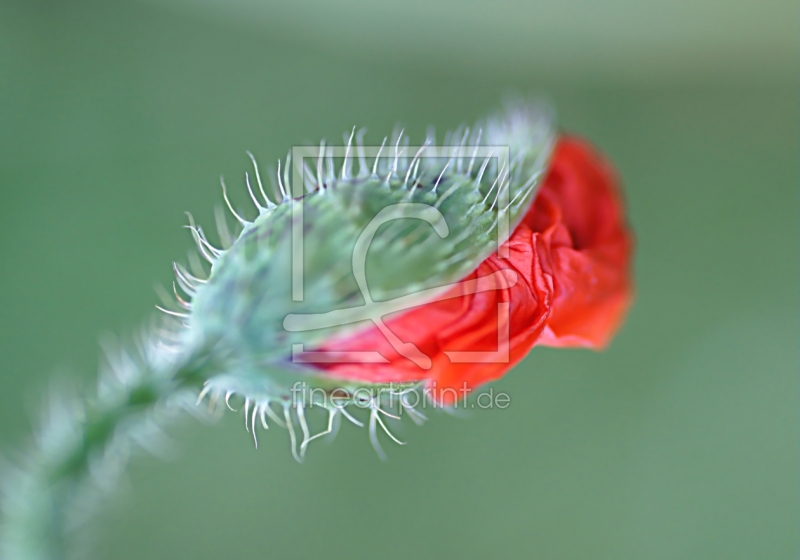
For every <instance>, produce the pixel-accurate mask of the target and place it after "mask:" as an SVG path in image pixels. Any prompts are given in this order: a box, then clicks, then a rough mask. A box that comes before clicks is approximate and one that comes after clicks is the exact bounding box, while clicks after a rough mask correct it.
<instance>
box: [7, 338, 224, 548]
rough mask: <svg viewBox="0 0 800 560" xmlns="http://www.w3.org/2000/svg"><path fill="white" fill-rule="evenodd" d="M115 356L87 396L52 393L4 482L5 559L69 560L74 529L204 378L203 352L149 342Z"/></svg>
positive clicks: (201, 348)
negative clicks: (27, 448)
mask: <svg viewBox="0 0 800 560" xmlns="http://www.w3.org/2000/svg"><path fill="white" fill-rule="evenodd" d="M140 348H141V345H140ZM118 354H119V355H118V356H117V357H116V358H112V357H111V356H110V357H109V362H110V365H111V367H110V368H109V372H108V374H105V375H102V376H101V378H100V380H99V382H98V390H97V392H96V393H95V394H94V395H92V396H91V397H89V398H86V397H83V398H69V397H66V396H65V395H64V394H63V392H61V394H53V396H52V397H51V399H50V400H49V402H48V404H47V406H46V410H45V417H44V423H43V427H42V429H41V431H40V433H39V437H38V438H37V440H36V445H35V447H34V448H33V449H32V450H31V452H30V453H29V454H28V455H27V456H26V457H25V458H24V459H23V462H22V464H20V465H17V466H14V467H12V468H11V469H10V470H11V472H10V473H8V474H7V476H6V477H5V481H4V500H3V512H2V513H3V519H2V524H1V525H0V552H2V556H3V558H9V559H11V558H14V559H18V560H62V559H66V558H70V557H73V556H74V553H75V552H76V550H75V546H76V544H77V542H76V539H75V538H74V537H75V536H76V530H77V529H78V528H80V527H81V526H82V525H83V522H84V521H86V520H87V518H88V517H90V516H91V514H92V513H94V512H95V511H96V510H97V506H98V505H99V502H100V501H101V500H102V498H104V497H105V496H106V495H107V494H108V493H109V492H110V491H111V490H113V489H114V487H115V486H116V485H117V482H118V480H119V476H120V475H121V474H122V472H123V470H124V467H125V466H126V464H127V459H128V456H129V455H130V452H131V451H132V450H133V448H134V447H135V446H136V445H137V444H138V445H139V446H143V447H146V448H151V447H152V445H153V442H154V441H155V440H154V438H156V440H157V437H158V436H159V435H161V434H162V432H161V429H160V426H159V424H160V423H161V422H163V420H164V419H165V418H168V417H171V416H173V415H174V414H175V413H176V412H179V411H180V410H181V409H185V408H187V406H190V405H191V406H193V405H194V397H196V395H197V391H198V389H199V388H200V387H201V386H202V384H203V382H204V381H205V379H207V377H206V376H205V375H206V373H207V368H208V367H209V356H210V353H209V350H208V346H185V347H184V346H177V347H176V346H173V347H168V346H166V345H164V344H163V342H161V341H159V340H155V339H154V340H151V341H149V342H148V344H147V345H146V347H145V348H144V349H143V350H140V351H139V353H138V354H137V355H134V356H132V355H131V354H130V353H129V352H126V351H124V350H121V351H120V352H119V353H118ZM54 393H55V392H54Z"/></svg>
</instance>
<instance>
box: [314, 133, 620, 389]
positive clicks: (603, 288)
mask: <svg viewBox="0 0 800 560" xmlns="http://www.w3.org/2000/svg"><path fill="white" fill-rule="evenodd" d="M505 247H506V248H507V249H508V253H507V257H508V258H500V256H499V255H498V254H493V255H492V256H490V257H489V258H487V259H486V260H485V261H483V262H482V263H481V264H480V266H479V267H478V268H477V270H475V271H474V272H473V273H472V274H470V275H469V276H468V277H467V278H465V279H464V280H463V281H462V282H460V283H459V284H458V285H457V286H456V287H455V288H451V290H450V292H448V293H447V294H446V295H445V296H444V297H443V298H440V299H437V301H434V302H430V303H427V304H425V305H421V306H419V307H416V308H413V309H410V310H408V311H403V312H398V313H396V314H394V315H391V316H389V317H388V318H387V319H388V320H387V321H386V326H387V327H388V328H389V329H390V330H391V331H392V332H393V333H394V334H395V335H396V336H397V337H398V338H399V339H400V340H401V341H403V342H410V343H413V344H414V345H415V346H416V347H417V348H419V350H421V351H422V352H423V353H424V354H425V355H427V356H428V357H430V359H431V361H432V366H431V367H430V368H429V369H423V367H420V365H418V364H416V363H415V362H414V361H412V360H410V359H408V358H406V357H404V356H403V355H401V354H399V353H398V351H397V350H396V349H395V347H394V346H393V345H392V344H391V343H390V342H389V340H387V338H386V337H385V336H384V335H383V334H382V333H381V332H380V330H379V329H378V328H377V327H375V326H373V327H370V328H367V329H365V330H362V331H359V332H357V333H355V334H352V335H349V336H345V337H340V338H337V339H333V340H331V341H328V342H327V343H326V344H325V345H324V346H323V347H322V348H321V350H323V351H335V352H337V353H342V352H344V353H347V352H364V351H372V352H375V351H377V352H378V353H380V354H381V355H382V356H384V357H385V358H386V362H385V363H358V362H356V361H353V362H349V363H348V362H346V361H345V362H344V363H330V364H317V367H319V368H321V369H324V370H325V371H326V375H327V376H329V377H331V378H337V379H342V380H351V381H365V382H368V383H391V382H394V383H399V382H411V381H425V382H426V383H427V385H428V387H429V388H430V389H431V392H432V395H433V396H434V398H436V399H437V400H438V401H440V402H443V403H447V402H451V401H453V400H454V399H455V398H457V397H460V396H461V395H463V391H464V390H465V389H466V390H471V389H473V388H475V387H477V386H478V385H480V384H482V383H486V382H488V381H491V380H494V379H497V378H499V377H501V376H502V375H504V374H505V373H506V372H507V371H508V370H509V369H510V368H511V367H512V366H514V365H515V364H516V363H517V362H519V361H520V360H521V359H522V358H523V357H524V356H525V355H526V354H527V353H528V352H529V351H530V349H531V348H532V347H533V346H534V345H536V344H540V345H543V346H555V347H584V348H594V349H601V348H604V347H605V346H606V345H607V344H608V343H609V341H610V340H611V338H612V336H613V335H614V333H615V332H616V330H617V328H618V327H619V326H620V324H621V322H622V320H623V318H624V315H625V312H626V310H627V308H628V306H629V304H630V302H631V297H632V281H631V271H630V268H631V254H632V235H631V232H630V230H629V229H628V227H627V225H626V222H625V212H624V207H623V201H622V196H621V194H620V192H619V189H618V181H617V178H616V176H615V173H614V171H613V169H612V168H611V166H610V164H609V163H608V162H607V161H606V160H605V159H604V158H603V157H602V156H601V155H600V154H598V153H597V152H596V151H595V150H594V149H592V148H591V147H590V146H589V145H588V144H587V143H585V142H583V141H581V140H579V139H575V138H570V137H564V138H561V139H560V140H559V142H558V144H557V146H556V148H555V151H554V154H553V158H552V163H551V166H550V169H549V171H548V175H547V177H546V179H545V181H544V182H543V184H542V186H541V187H540V189H539V192H538V194H537V196H536V199H535V200H534V203H533V205H532V206H531V208H530V210H529V211H528V213H527V215H526V216H525V217H524V219H523V220H522V223H520V224H519V226H517V228H516V229H515V230H514V232H513V233H512V235H511V237H510V239H509V240H508V241H507V242H506V244H505ZM498 271H502V272H503V274H504V275H505V276H498V275H496V274H495V275H494V276H490V275H492V273H496V272H498ZM498 277H500V278H501V280H502V279H503V278H507V279H509V280H510V281H508V282H506V283H504V282H502V281H500V282H499V283H498V280H497V278H498ZM487 283H489V284H487ZM476 286H477V289H476ZM469 353H471V354H469ZM341 355H342V354H340V356H341ZM344 355H346V354H344Z"/></svg>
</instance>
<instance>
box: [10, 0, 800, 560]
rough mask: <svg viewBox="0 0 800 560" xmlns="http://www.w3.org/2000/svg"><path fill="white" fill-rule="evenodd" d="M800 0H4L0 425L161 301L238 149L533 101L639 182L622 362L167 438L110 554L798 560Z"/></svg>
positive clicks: (534, 372) (563, 355)
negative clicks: (374, 408)
mask: <svg viewBox="0 0 800 560" xmlns="http://www.w3.org/2000/svg"><path fill="white" fill-rule="evenodd" d="M797 22H798V9H797V3H796V2H784V1H780V0H770V1H766V2H752V1H749V0H733V1H723V0H710V1H706V2H697V1H694V0H693V1H689V0H680V1H673V2H668V1H658V2H654V1H650V2H633V1H630V0H613V1H611V2H604V3H590V2H578V1H572V2H570V1H557V0H546V1H544V2H537V3H524V2H522V1H521V0H505V1H502V2H499V3H496V2H495V3H489V2H475V1H471V2H464V3H462V4H460V5H456V4H449V3H448V4H446V3H429V2H423V1H422V0H410V1H407V2H401V3H376V4H371V5H362V4H361V3H360V2H356V1H355V0H347V1H343V2H325V1H323V0H302V1H296V2H289V1H284V0H282V1H280V2H274V3H267V2H257V1H256V0H235V1H232V0H228V1H224V0H202V1H196V2H190V1H189V0H163V1H157V0H152V1H150V2H144V1H142V2H137V1H133V0H128V1H119V2H101V1H99V0H97V1H94V0H86V1H84V0H77V1H73V2H50V1H44V0H34V1H30V0H28V1H24V2H23V1H19V2H13V1H9V0H2V1H0V380H2V391H0V444H1V445H2V447H3V448H4V449H9V447H10V446H11V447H13V446H21V445H24V443H25V441H26V439H27V438H28V435H29V433H30V430H31V427H30V424H31V419H32V418H33V417H34V416H35V411H36V410H37V408H38V406H39V404H40V402H41V398H42V395H43V393H44V391H45V389H46V388H47V387H48V383H49V380H50V379H52V378H53V376H54V375H57V374H58V373H59V372H63V371H66V372H68V375H70V376H73V377H75V378H79V379H82V380H85V381H86V382H87V383H88V382H90V381H91V380H92V379H93V377H94V375H95V371H96V367H97V366H96V364H97V360H98V356H99V349H98V345H97V340H98V335H99V334H101V333H103V332H108V331H111V332H117V333H130V332H132V331H133V330H134V329H135V328H137V327H138V326H139V325H140V324H141V322H142V321H143V320H144V319H146V318H147V317H148V316H149V313H150V310H151V309H152V305H153V304H154V303H155V302H156V297H155V295H154V293H153V290H152V285H153V282H159V283H161V284H167V283H168V282H169V281H170V279H171V277H170V263H171V261H172V260H176V259H178V260H181V259H183V258H184V255H185V251H186V249H187V248H188V247H189V245H190V239H189V234H188V232H186V231H185V230H182V229H181V226H182V225H183V224H184V223H185V218H184V215H183V211H184V210H190V211H192V212H193V213H194V214H195V216H196V217H197V218H198V219H199V220H200V222H201V223H206V224H211V223H212V222H211V220H212V210H213V208H214V206H215V205H217V204H219V203H220V201H221V197H220V193H219V189H218V176H219V175H220V174H224V175H225V176H226V177H228V178H229V184H235V185H237V186H239V187H240V188H237V189H234V190H236V192H235V193H234V197H235V198H236V200H237V201H239V202H240V203H241V204H242V205H243V204H244V203H245V196H246V195H245V192H244V190H243V189H242V188H241V184H242V181H241V179H240V177H241V176H242V174H243V172H244V171H245V170H246V169H248V161H247V159H246V156H245V154H244V151H245V150H246V149H250V150H252V151H254V152H255V154H256V155H257V156H258V157H259V158H260V159H262V160H263V161H265V162H266V161H268V160H271V161H274V160H276V159H277V158H278V157H280V156H282V155H283V154H284V153H285V151H286V150H287V149H288V148H289V146H290V145H292V144H293V143H300V142H304V141H317V140H318V139H319V138H321V137H327V138H329V139H333V140H338V139H339V138H340V136H341V133H342V132H343V131H345V130H349V129H350V128H351V127H352V126H353V125H355V124H357V125H365V126H368V127H369V129H370V134H369V135H368V140H369V139H373V140H374V139H376V138H380V137H382V135H383V134H384V133H385V132H388V131H389V130H390V129H391V127H392V126H393V125H394V124H395V123H397V122H401V123H402V124H404V125H405V126H406V127H407V129H408V130H410V131H411V133H412V138H416V139H420V138H421V136H422V134H423V131H424V129H425V127H426V126H427V125H428V124H435V125H436V126H437V129H438V130H444V129H446V128H449V127H453V126H455V125H458V124H460V123H462V122H468V123H469V122H471V121H473V120H475V119H476V118H478V117H480V116H482V115H483V114H484V113H485V112H486V111H488V110H490V109H492V108H494V107H496V106H497V105H498V103H499V102H500V100H501V98H502V96H503V95H504V94H506V93H508V92H509V91H519V92H523V93H531V92H532V93H544V94H546V95H547V96H548V97H549V98H550V99H551V100H552V101H553V102H554V104H555V105H556V107H557V109H558V111H559V114H560V122H561V124H562V126H563V127H564V128H565V129H567V130H570V131H573V132H576V133H579V134H582V135H584V136H586V137H588V138H590V139H591V140H593V141H594V142H595V143H596V144H597V145H599V146H600V147H601V148H602V149H603V150H604V151H605V152H607V153H608V154H609V155H610V157H611V158H612V159H613V160H614V161H615V162H616V164H617V166H618V168H619V170H620V173H621V175H622V177H623V178H624V182H625V187H626V191H627V197H628V202H629V210H630V219H631V221H632V224H633V226H634V228H635V230H636V234H637V256H636V279H637V292H638V299H637V302H636V305H635V307H634V309H633V310H632V313H631V315H630V318H629V321H628V323H627V325H626V326H625V328H624V329H623V331H622V332H621V333H620V335H619V337H618V338H617V340H616V341H615V343H614V344H613V346H612V347H611V348H610V349H609V350H608V351H607V352H605V353H603V354H595V353H590V352H584V351H556V350H548V349H536V350H534V351H533V353H532V354H531V355H530V356H529V357H528V358H527V359H526V360H525V361H524V363H523V364H522V365H520V366H519V367H518V368H516V370H514V371H513V372H512V373H511V374H510V375H508V376H507V377H506V378H505V379H503V380H502V381H501V382H500V383H498V384H497V386H496V388H497V389H498V390H500V389H501V390H503V391H506V392H508V393H509V394H510V395H511V399H512V404H511V406H510V407H509V408H508V409H506V410H494V411H481V412H476V413H475V414H473V415H472V417H471V418H468V419H459V418H453V417H449V416H445V415H438V416H436V417H435V418H433V419H432V421H431V422H429V423H428V424H427V425H426V426H425V427H423V428H421V429H418V428H415V427H413V426H410V427H409V429H408V430H407V431H406V432H405V433H403V434H402V436H403V437H404V438H405V439H407V440H409V441H410V443H409V445H408V446H406V447H405V448H402V449H400V448H396V447H390V448H388V451H389V456H390V460H389V462H388V463H381V462H380V461H379V460H378V459H377V457H376V456H375V453H374V452H373V450H372V449H371V448H370V446H369V443H368V440H367V436H366V433H364V431H363V430H358V429H356V428H355V427H352V426H345V427H343V428H344V429H343V430H342V432H341V433H340V434H339V437H338V439H337V441H336V442H335V443H334V444H333V445H330V446H326V445H324V444H321V445H314V446H312V447H311V450H310V453H309V456H308V458H307V461H306V463H305V464H303V465H298V464H296V463H294V461H293V460H292V459H291V457H290V454H289V450H288V443H287V437H286V433H285V432H282V431H280V430H270V433H268V434H264V435H263V436H262V437H261V446H260V448H259V449H258V450H257V451H256V450H254V449H253V445H252V441H251V439H250V436H249V435H248V434H247V433H245V431H244V429H243V427H242V422H241V417H239V416H236V415H233V414H229V415H227V416H226V417H225V418H224V420H223V421H222V422H221V423H220V424H218V425H216V426H213V427H207V426H202V425H199V424H196V423H193V422H191V421H188V422H185V423H183V424H182V425H181V426H180V427H179V428H177V429H176V430H173V433H174V434H175V436H176V439H177V443H176V445H175V450H176V453H175V458H174V459H173V460H171V461H168V462H166V463H164V462H162V461H161V460H158V459H154V458H151V457H143V458H140V459H139V460H138V461H136V462H135V463H134V465H133V467H132V469H131V471H130V476H129V483H130V485H129V486H127V491H123V492H121V493H120V497H119V498H118V499H117V500H116V503H115V505H114V506H113V507H111V508H110V509H109V510H108V514H107V515H104V516H103V517H102V519H101V520H100V522H99V524H98V527H99V529H100V531H99V543H98V548H97V557H98V558H108V559H133V558H137V559H138V558H198V559H199V558H209V559H211V558H228V557H249V558H264V557H271V558H307V557H311V556H315V557H326V558H362V557H364V558H365V557H381V558H385V559H387V560H389V559H395V558H397V559H400V558H402V559H409V558H458V557H461V558H532V559H533V558H535V559H572V558H575V559H585V558H592V559H615V560H618V559H644V558H647V559H650V558H652V559H660V558H664V559H667V558H669V559H672V558H692V559H694V558H697V559H711V558H725V559H733V558H742V559H745V558H747V559H752V558H796V557H797V553H798V521H799V519H798V336H799V332H798V192H797V187H798V159H797V158H798V30H797Z"/></svg>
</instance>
